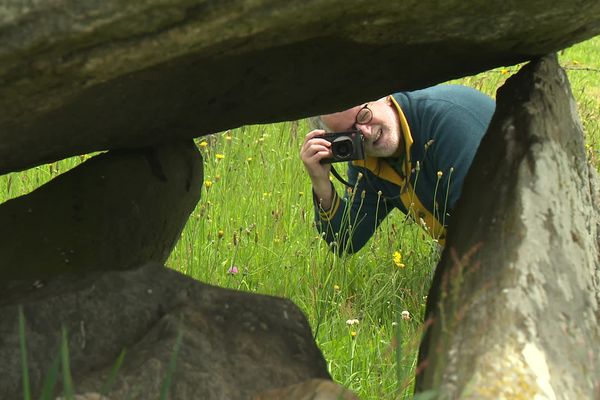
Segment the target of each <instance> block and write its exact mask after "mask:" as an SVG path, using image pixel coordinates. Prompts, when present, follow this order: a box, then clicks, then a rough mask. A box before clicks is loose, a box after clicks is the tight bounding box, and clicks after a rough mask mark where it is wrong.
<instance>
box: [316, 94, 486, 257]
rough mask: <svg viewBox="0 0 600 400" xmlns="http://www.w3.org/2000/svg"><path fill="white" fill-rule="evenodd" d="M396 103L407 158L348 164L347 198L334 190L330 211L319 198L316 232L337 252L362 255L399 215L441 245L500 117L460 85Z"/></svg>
mask: <svg viewBox="0 0 600 400" xmlns="http://www.w3.org/2000/svg"><path fill="white" fill-rule="evenodd" d="M391 97H392V99H393V103H394V104H395V106H396V108H397V110H398V115H399V116H400V124H401V128H402V131H403V138H402V139H403V140H404V148H405V154H404V156H403V157H401V158H399V159H380V158H373V157H367V159H366V160H360V161H354V162H352V163H348V182H349V183H351V184H352V185H354V186H355V189H354V190H353V191H346V192H345V194H344V197H343V198H340V197H339V196H338V194H337V193H336V192H335V190H334V198H333V203H332V206H331V208H330V209H328V210H323V209H321V208H320V207H319V204H318V203H317V201H316V199H315V220H316V226H317V229H318V230H319V232H321V233H324V239H325V240H326V241H327V242H328V243H330V244H331V243H335V246H334V250H335V251H337V252H339V253H342V252H348V253H353V252H356V251H358V250H360V249H361V248H362V247H363V246H364V245H365V243H366V242H367V241H368V240H369V238H370V237H371V236H372V235H373V233H374V232H375V229H376V228H377V227H378V226H379V224H380V223H381V221H382V220H383V219H384V218H385V217H386V216H387V215H388V214H389V213H390V211H392V210H393V209H394V208H397V209H399V210H400V211H402V212H403V213H404V214H407V215H409V216H410V217H411V218H412V219H413V220H414V221H415V222H417V223H418V224H419V225H420V226H422V227H423V228H424V229H425V230H427V232H428V233H429V234H430V235H431V236H432V237H433V238H435V239H437V240H438V241H439V242H440V243H441V244H442V245H443V244H444V239H445V229H446V226H447V225H448V223H449V221H450V218H451V216H452V209H453V208H454V206H455V204H456V201H457V200H458V198H459V196H460V193H461V189H462V184H463V180H464V178H465V175H466V174H467V171H468V170H469V167H470V165H471V162H472V161H473V157H474V156H475V152H476V151H477V147H478V146H479V143H480V141H481V138H482V137H483V135H484V134H485V132H486V130H487V127H488V125H489V122H490V120H491V118H492V114H493V113H494V110H495V103H494V100H493V99H491V98H490V97H488V96H486V95H484V94H483V93H481V92H479V91H477V90H475V89H471V88H468V87H465V86H458V85H439V86H434V87H430V88H427V89H423V90H416V91H412V92H400V93H395V94H393V95H392V96H391ZM359 174H360V178H359Z"/></svg>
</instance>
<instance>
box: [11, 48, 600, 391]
mask: <svg viewBox="0 0 600 400" xmlns="http://www.w3.org/2000/svg"><path fill="white" fill-rule="evenodd" d="M560 62H561V64H562V65H563V66H564V67H565V68H566V69H567V73H568V75H569V78H570V80H571V85H572V88H573V92H574V94H575V97H576V100H577V103H578V107H579V113H580V116H581V118H582V122H583V126H584V129H585V133H586V143H587V145H586V148H587V152H588V156H589V158H590V160H591V161H592V163H593V164H594V165H595V167H596V168H597V169H600V163H599V161H600V127H599V122H598V121H599V120H600V37H598V38H594V39H592V40H590V41H587V42H585V43H583V44H579V45H577V46H575V47H573V48H570V49H567V50H565V51H564V52H562V53H561V55H560ZM517 70H518V67H507V68H498V69H495V70H492V71H488V72H486V73H483V74H480V75H477V76H473V77H467V78H464V79H461V80H459V81H458V82H460V83H463V84H466V85H469V86H472V87H475V88H477V89H480V90H482V91H483V92H486V93H488V94H490V95H492V96H493V95H494V93H495V91H496V89H497V87H499V86H500V85H501V84H502V83H503V82H504V80H505V79H506V78H508V77H509V76H510V75H511V74H513V73H515V72H516V71H517ZM306 132H307V127H306V124H305V122H304V121H292V122H285V123H279V124H272V125H263V126H246V127H241V128H239V129H234V130H231V131H227V132H222V133H219V134H215V135H210V136H206V137H202V138H199V139H197V143H198V146H199V148H200V151H201V152H202V154H203V157H204V161H205V182H204V187H203V189H202V190H203V193H202V199H201V200H200V202H199V204H198V206H197V207H196V209H195V210H194V212H193V213H192V215H191V218H190V219H189V221H188V223H187V225H186V227H185V230H184V232H183V234H182V236H181V240H180V241H179V242H178V243H177V246H176V248H175V250H174V251H173V253H172V255H171V257H170V259H169V260H168V262H167V265H168V266H169V267H170V268H173V269H175V270H178V271H181V272H183V273H185V274H187V275H189V276H192V277H193V278H195V279H198V280H200V281H203V282H206V283H210V284H214V285H217V286H222V287H228V288H234V289H239V290H243V291H249V292H255V293H263V294H269V295H275V296H282V297H287V298H290V299H291V300H293V301H294V302H295V303H296V304H297V305H298V306H299V307H300V308H301V309H302V310H303V311H304V312H305V314H306V315H307V317H308V319H309V322H310V324H311V327H312V329H313V333H314V336H315V339H316V342H317V344H318V346H319V347H320V348H321V350H322V351H323V354H324V356H325V359H326V360H327V365H328V368H329V370H330V372H331V374H332V376H333V378H334V379H335V380H336V381H337V382H339V383H341V384H343V385H345V386H347V387H348V388H350V389H352V390H353V391H355V392H356V393H357V394H358V395H359V396H360V398H361V399H363V400H367V399H407V398H412V384H413V377H414V372H415V367H416V365H415V363H416V361H415V360H416V358H415V356H416V351H417V348H418V344H419V340H420V333H421V327H422V322H423V321H422V319H423V311H424V307H425V302H426V295H427V291H428V288H429V282H430V279H431V275H432V272H433V269H434V268H435V265H436V262H437V260H438V256H439V249H438V246H437V244H436V243H435V242H433V241H432V240H430V239H429V238H427V237H426V236H425V235H424V234H423V232H422V231H421V230H420V229H419V228H418V227H416V226H415V225H414V224H412V223H409V222H407V220H406V218H405V217H404V216H403V215H402V214H401V213H399V212H394V213H392V214H391V215H390V216H389V217H388V218H387V219H386V220H385V221H384V223H383V224H382V227H381V229H380V230H379V231H378V232H377V233H376V235H375V237H373V238H372V239H371V240H370V241H369V243H368V244H367V245H366V246H365V248H364V249H363V250H361V251H360V252H359V253H358V254H356V255H354V256H351V257H338V256H336V255H334V254H333V253H331V252H330V251H328V249H327V246H326V244H325V243H324V242H323V241H322V240H321V239H320V237H319V236H318V235H317V232H316V230H315V228H314V224H313V210H312V199H311V188H310V184H309V180H308V178H307V176H306V174H305V172H304V170H303V167H302V163H301V161H300V160H299V156H298V154H299V148H300V144H301V142H302V139H303V136H304V134H305V133H306ZM85 158H86V156H78V157H74V158H71V159H68V160H63V161H61V162H57V163H53V164H49V165H44V166H39V167H36V168H34V169H32V170H29V171H26V172H23V173H14V174H9V175H5V176H2V177H0V182H1V183H0V188H2V189H1V190H0V201H4V200H6V199H8V198H12V197H16V196H19V195H21V194H24V193H27V192H29V191H31V190H33V189H35V188H36V187H38V186H39V185H40V184H42V183H44V182H46V181H48V180H50V179H51V178H52V177H54V176H56V175H58V174H59V173H61V172H64V171H65V170H67V169H69V168H72V167H73V166H75V165H77V164H79V163H80V162H81V161H82V160H83V159H85ZM337 188H338V192H341V191H342V190H343V189H342V188H341V187H340V185H337ZM395 253H396V257H398V253H399V254H400V255H401V258H402V260H401V264H402V265H404V266H403V267H400V266H398V264H400V262H398V260H396V262H395V260H394V254H395ZM403 311H407V312H408V317H406V313H404V316H403V315H402V312H403ZM356 321H358V322H356ZM64 340H65V341H66V334H65V335H64ZM22 346H23V347H25V341H24V340H23V342H22ZM64 351H66V350H64ZM67 355H68V353H64V352H63V353H62V355H61V357H62V361H63V364H62V365H63V366H64V365H68V361H66V360H64V357H66V356H67ZM23 357H24V360H25V361H26V357H27V353H26V352H24V355H23ZM66 372H67V378H68V377H69V375H68V371H66ZM23 379H24V382H23V385H24V386H26V385H28V383H27V382H26V380H27V375H25V374H24V378H23ZM166 379H167V380H170V379H171V377H170V376H169V377H167V378H166ZM74 385H75V386H76V383H75V384H74Z"/></svg>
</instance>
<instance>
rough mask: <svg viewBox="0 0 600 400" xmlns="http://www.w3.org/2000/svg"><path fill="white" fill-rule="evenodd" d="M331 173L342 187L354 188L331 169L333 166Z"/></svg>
mask: <svg viewBox="0 0 600 400" xmlns="http://www.w3.org/2000/svg"><path fill="white" fill-rule="evenodd" d="M331 173H332V174H333V176H335V177H336V178H337V180H338V181H340V182H342V183H343V184H344V185H346V186H348V187H349V188H354V185H351V184H349V183H348V181H346V180H345V179H344V178H342V177H341V176H340V174H338V172H337V171H336V170H335V168H334V167H333V164H332V165H331Z"/></svg>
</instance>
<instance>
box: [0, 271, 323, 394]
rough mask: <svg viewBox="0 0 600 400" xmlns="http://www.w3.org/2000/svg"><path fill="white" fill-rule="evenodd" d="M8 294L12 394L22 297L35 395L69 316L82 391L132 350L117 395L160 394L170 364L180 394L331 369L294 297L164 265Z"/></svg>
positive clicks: (4, 313) (0, 306)
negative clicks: (226, 284)
mask: <svg viewBox="0 0 600 400" xmlns="http://www.w3.org/2000/svg"><path fill="white" fill-rule="evenodd" d="M3 295H4V297H3V299H2V301H1V303H0V337H1V338H2V340H1V341H0V359H2V360H3V361H2V363H1V364H0V371H1V375H2V379H0V393H2V396H5V397H3V398H10V399H18V398H22V396H21V376H20V371H21V369H20V368H19V367H18V366H19V365H20V353H19V334H18V332H19V331H18V307H17V304H21V305H22V306H23V314H24V317H25V325H26V329H25V339H26V343H27V356H28V365H29V374H30V375H29V376H30V379H31V382H32V387H33V389H34V390H33V395H34V398H37V396H38V393H39V390H40V386H41V383H42V379H43V377H44V376H45V375H46V374H47V372H48V371H49V370H50V366H51V364H52V360H53V359H55V358H56V357H57V354H58V351H59V347H58V344H59V343H60V341H61V327H62V326H64V327H65V329H66V331H67V337H68V344H69V346H68V350H69V358H70V366H71V371H72V375H73V381H74V386H75V392H76V393H88V395H89V394H93V393H96V394H98V393H101V392H102V391H101V389H102V387H103V385H104V384H105V383H106V382H107V381H108V380H109V379H108V378H109V376H110V373H111V370H112V368H113V366H115V361H116V360H117V358H118V356H119V354H120V352H121V351H122V350H124V351H125V356H124V358H123V362H122V363H121V365H120V368H119V370H118V373H117V375H116V380H115V382H114V384H113V386H112V390H110V391H109V392H108V393H105V395H106V396H107V397H108V398H110V399H126V398H127V399H128V398H131V399H158V398H160V391H161V387H162V385H163V382H165V377H166V376H167V375H168V373H169V372H170V376H171V379H172V383H171V385H170V386H169V396H170V397H169V398H170V399H206V400H211V399H230V400H237V399H239V400H242V399H243V400H247V399H249V398H251V397H252V396H253V395H254V394H256V393H258V392H264V391H267V390H269V389H274V388H279V387H284V386H289V385H293V384H296V383H300V382H304V381H307V380H309V379H313V378H321V379H330V377H329V374H328V373H327V367H326V364H325V360H324V359H323V356H322V355H321V352H320V351H319V350H318V348H317V347H316V346H315V344H314V341H313V338H312V335H311V331H310V328H309V326H308V323H307V321H306V319H305V317H304V315H303V314H302V313H301V312H300V310H299V309H298V308H297V307H296V306H295V305H294V304H293V303H292V302H290V301H289V300H285V299H280V298H275V297H270V296H261V295H255V294H249V293H243V292H239V291H232V290H226V289H222V288H216V287H212V286H209V285H205V284H202V283H199V282H197V281H194V280H193V279H191V278H188V277H185V276H183V275H181V274H179V273H177V272H175V271H173V270H170V269H167V268H164V267H163V266H162V265H158V264H152V265H148V266H145V267H142V268H139V269H135V270H129V271H107V272H90V273H85V274H77V275H76V276H75V275H73V276H69V275H62V276H60V277H58V278H55V279H53V280H51V281H49V282H48V283H47V284H46V285H45V286H44V287H42V288H40V289H34V288H31V289H30V290H29V291H24V290H23V289H22V288H20V289H19V290H18V291H16V292H15V291H12V292H11V291H9V292H4V293H3ZM15 299H18V300H15ZM174 353H175V354H176V358H175V364H174V367H171V366H170V365H171V360H172V359H173V354H174ZM57 394H60V393H57Z"/></svg>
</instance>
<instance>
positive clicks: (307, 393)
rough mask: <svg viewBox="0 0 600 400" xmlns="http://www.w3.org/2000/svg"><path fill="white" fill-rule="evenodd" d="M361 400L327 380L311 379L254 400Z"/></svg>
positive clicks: (275, 390) (260, 394) (258, 395)
mask: <svg viewBox="0 0 600 400" xmlns="http://www.w3.org/2000/svg"><path fill="white" fill-rule="evenodd" d="M282 399H285V400H359V399H358V397H356V395H354V394H353V393H352V392H351V391H350V390H348V389H346V388H344V387H343V386H340V385H338V384H337V383H335V382H332V381H329V380H325V379H311V380H309V381H306V382H302V383H297V384H295V385H291V386H287V387H285V388H279V389H271V390H267V391H265V392H262V393H259V394H257V395H255V396H253V397H252V400H282Z"/></svg>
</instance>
